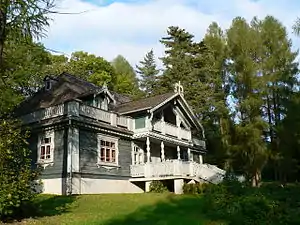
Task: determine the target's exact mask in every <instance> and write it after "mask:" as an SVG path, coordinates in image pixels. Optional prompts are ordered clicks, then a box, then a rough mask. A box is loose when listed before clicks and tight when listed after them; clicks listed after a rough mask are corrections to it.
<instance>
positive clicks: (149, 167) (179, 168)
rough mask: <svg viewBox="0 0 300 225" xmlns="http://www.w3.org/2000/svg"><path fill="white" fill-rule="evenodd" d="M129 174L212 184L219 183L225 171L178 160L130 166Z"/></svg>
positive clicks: (137, 176)
mask: <svg viewBox="0 0 300 225" xmlns="http://www.w3.org/2000/svg"><path fill="white" fill-rule="evenodd" d="M130 172H131V177H133V178H167V177H174V176H176V177H178V176H183V177H186V176H189V177H195V178H200V179H203V180H206V181H209V182H212V183H218V182H220V181H221V180H222V179H223V177H224V175H225V171H224V170H222V169H220V168H218V167H216V166H213V165H209V164H199V163H196V162H192V161H187V162H185V161H180V160H172V161H165V162H156V163H145V164H137V165H131V166H130Z"/></svg>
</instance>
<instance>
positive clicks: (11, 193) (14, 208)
mask: <svg viewBox="0 0 300 225" xmlns="http://www.w3.org/2000/svg"><path fill="white" fill-rule="evenodd" d="M20 127H21V124H20V123H19V122H18V121H15V120H1V121H0V153H1V154H0V220H7V219H10V218H12V217H19V218H22V216H25V214H26V213H29V210H27V211H26V208H27V207H28V205H29V204H30V203H31V202H30V201H31V200H32V199H33V197H34V196H35V195H36V192H35V189H34V183H35V180H36V179H37V176H38V170H32V168H31V160H30V157H29V156H30V151H29V149H28V146H27V143H26V141H25V137H27V134H26V133H24V131H22V130H21V129H20Z"/></svg>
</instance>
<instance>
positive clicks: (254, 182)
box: [252, 170, 261, 187]
mask: <svg viewBox="0 0 300 225" xmlns="http://www.w3.org/2000/svg"><path fill="white" fill-rule="evenodd" d="M260 183H261V172H260V171H259V170H256V172H255V174H254V175H253V176H252V187H259V186H260Z"/></svg>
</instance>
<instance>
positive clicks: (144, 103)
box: [114, 92, 175, 114]
mask: <svg viewBox="0 0 300 225" xmlns="http://www.w3.org/2000/svg"><path fill="white" fill-rule="evenodd" d="M174 94H175V93H174V92H170V93H166V94H162V95H156V96H153V97H149V98H143V99H140V100H136V101H131V102H127V103H124V104H121V105H119V106H118V107H116V108H115V110H114V111H116V112H118V113H122V114H126V113H129V112H132V111H139V110H146V109H152V108H154V107H155V106H157V105H159V104H160V103H162V102H163V101H165V100H167V99H168V98H170V97H172V96H173V95H174Z"/></svg>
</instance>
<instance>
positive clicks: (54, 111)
mask: <svg viewBox="0 0 300 225" xmlns="http://www.w3.org/2000/svg"><path fill="white" fill-rule="evenodd" d="M64 108H65V107H64V104H60V105H56V106H52V107H49V108H45V109H40V110H38V111H35V112H32V113H29V114H27V115H24V116H21V117H20V119H21V120H22V121H24V122H26V123H33V122H36V121H40V120H46V119H50V118H54V117H58V116H62V115H64Z"/></svg>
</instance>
